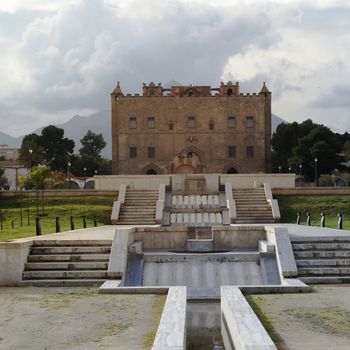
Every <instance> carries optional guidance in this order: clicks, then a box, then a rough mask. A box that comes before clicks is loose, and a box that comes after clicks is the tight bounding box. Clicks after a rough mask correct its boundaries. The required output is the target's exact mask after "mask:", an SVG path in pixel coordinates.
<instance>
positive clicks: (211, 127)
mask: <svg viewBox="0 0 350 350" xmlns="http://www.w3.org/2000/svg"><path fill="white" fill-rule="evenodd" d="M209 130H214V122H213V121H212V120H211V121H210V122H209Z"/></svg>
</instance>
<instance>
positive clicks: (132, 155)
mask: <svg viewBox="0 0 350 350" xmlns="http://www.w3.org/2000/svg"><path fill="white" fill-rule="evenodd" d="M129 155H130V158H136V157H137V148H136V147H130V148H129Z"/></svg>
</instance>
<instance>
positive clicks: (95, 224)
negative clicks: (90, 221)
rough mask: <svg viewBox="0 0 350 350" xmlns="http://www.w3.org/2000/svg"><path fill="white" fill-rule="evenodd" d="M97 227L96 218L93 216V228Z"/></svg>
mask: <svg viewBox="0 0 350 350" xmlns="http://www.w3.org/2000/svg"><path fill="white" fill-rule="evenodd" d="M96 226H97V220H96V216H94V227H96Z"/></svg>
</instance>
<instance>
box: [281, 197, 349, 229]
mask: <svg viewBox="0 0 350 350" xmlns="http://www.w3.org/2000/svg"><path fill="white" fill-rule="evenodd" d="M275 198H276V199H278V204H279V206H280V211H281V222H284V223H295V222H296V217H297V214H296V213H297V212H300V214H301V223H302V224H303V225H306V213H307V212H310V214H311V223H312V226H320V215H321V213H325V214H326V227H330V228H337V222H338V216H337V214H338V213H342V214H343V228H344V229H347V230H350V196H348V195H322V196H276V197H275Z"/></svg>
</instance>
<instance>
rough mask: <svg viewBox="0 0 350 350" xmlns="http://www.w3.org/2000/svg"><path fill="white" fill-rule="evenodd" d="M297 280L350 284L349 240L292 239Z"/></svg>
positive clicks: (346, 238) (343, 238)
mask: <svg viewBox="0 0 350 350" xmlns="http://www.w3.org/2000/svg"><path fill="white" fill-rule="evenodd" d="M292 245H293V251H294V257H295V261H296V263H297V267H298V278H300V279H301V280H302V281H303V282H305V283H310V284H312V283H350V238H349V237H316V238H309V237H307V238H305V237H300V238H293V239H292Z"/></svg>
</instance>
